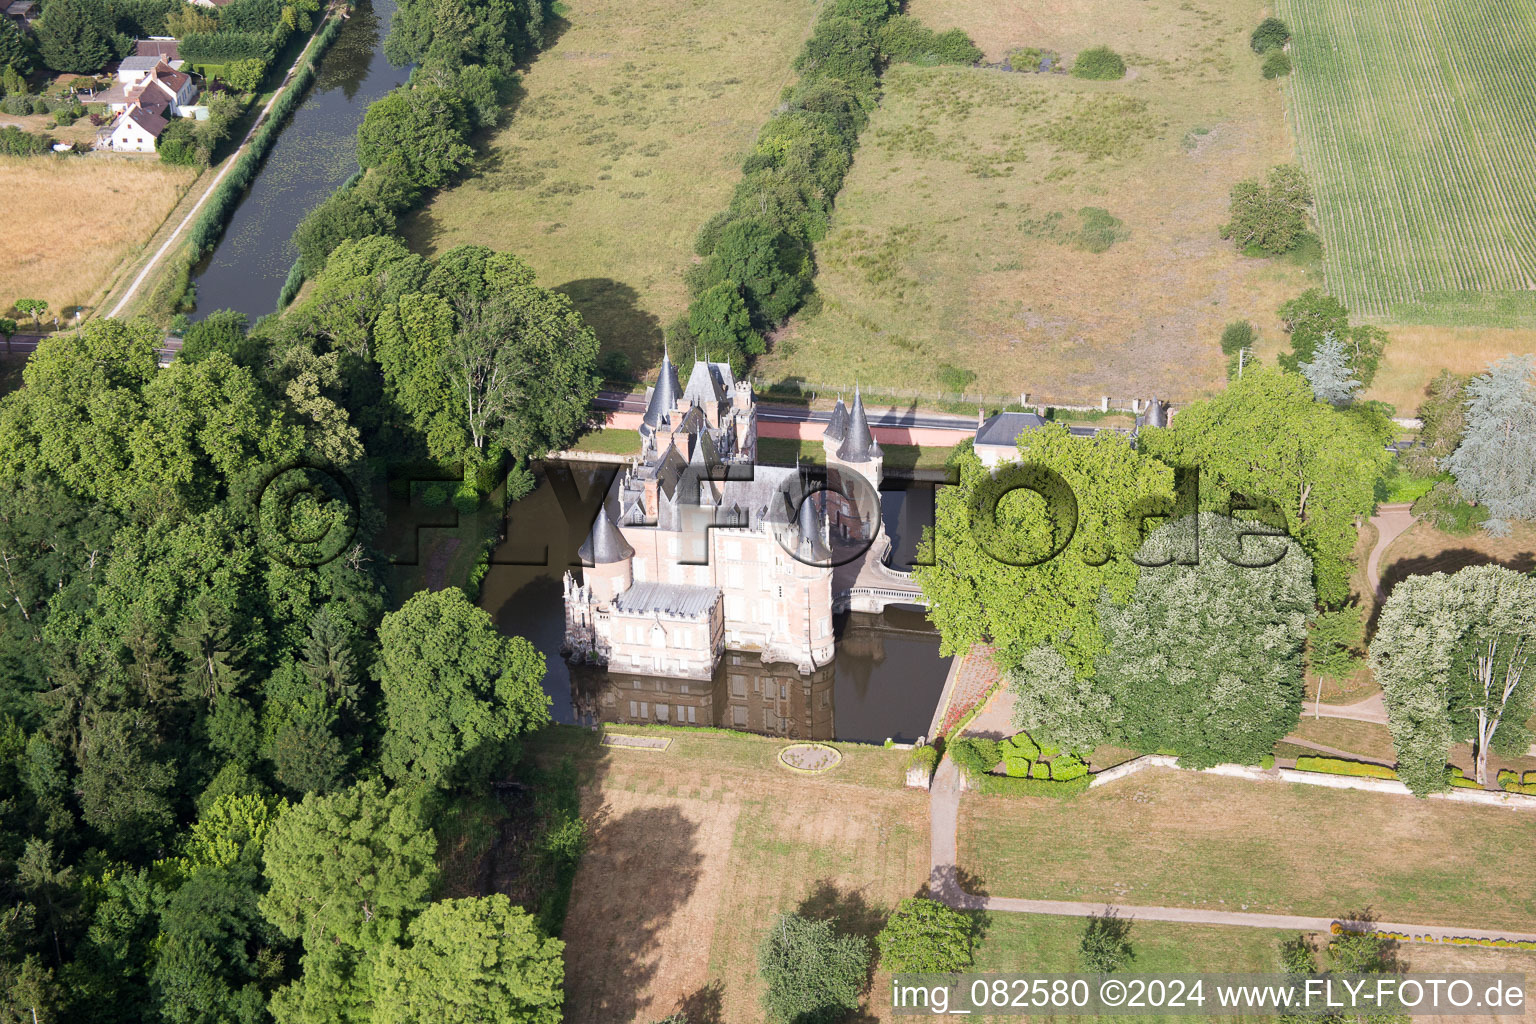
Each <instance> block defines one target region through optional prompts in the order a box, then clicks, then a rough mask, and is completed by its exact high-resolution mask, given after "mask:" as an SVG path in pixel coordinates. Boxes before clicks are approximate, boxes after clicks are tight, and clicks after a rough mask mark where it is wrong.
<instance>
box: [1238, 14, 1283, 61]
mask: <svg viewBox="0 0 1536 1024" xmlns="http://www.w3.org/2000/svg"><path fill="white" fill-rule="evenodd" d="M1290 41H1291V30H1290V28H1289V27H1287V26H1286V24H1285V22H1283V21H1281V20H1280V19H1279V18H1265V19H1264V20H1263V21H1261V22H1259V27H1258V28H1256V29H1254V30H1253V35H1252V36H1250V37H1249V39H1248V44H1249V45H1250V46H1252V47H1253V52H1254V53H1268V52H1269V51H1270V50H1277V49H1279V48H1280V47H1282V46H1284V45H1285V44H1286V43H1288V42H1290Z"/></svg>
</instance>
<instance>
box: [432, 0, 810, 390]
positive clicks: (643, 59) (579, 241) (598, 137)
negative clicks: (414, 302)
mask: <svg viewBox="0 0 1536 1024" xmlns="http://www.w3.org/2000/svg"><path fill="white" fill-rule="evenodd" d="M562 10H563V12H564V19H565V20H563V21H561V22H560V23H558V26H557V32H558V38H557V39H556V40H555V42H554V43H553V44H552V45H551V46H549V47H548V49H546V50H545V51H544V52H543V53H542V54H540V56H539V57H538V58H537V60H536V61H535V62H534V64H533V66H532V68H531V69H530V70H529V71H528V72H527V74H526V75H525V76H524V77H523V80H522V87H523V91H522V93H521V95H520V96H519V97H518V99H517V101H516V103H515V104H514V106H513V107H512V108H511V109H510V110H508V111H507V112H506V114H505V115H504V124H503V125H502V127H501V128H500V129H498V130H497V131H495V132H494V133H493V134H492V135H491V137H490V138H488V139H486V140H483V141H484V144H485V147H486V149H487V152H486V154H485V156H484V157H483V158H482V160H481V161H480V164H479V166H478V167H476V168H475V172H474V173H473V174H472V175H470V176H469V177H468V178H467V179H466V180H465V181H464V182H462V183H461V184H459V185H458V186H456V187H454V188H451V189H447V190H445V191H443V192H441V193H439V194H438V195H437V196H436V197H435V198H434V199H433V200H432V202H431V203H430V204H429V205H428V206H427V207H426V208H425V209H424V210H422V211H421V212H420V213H417V214H415V215H413V216H411V217H410V218H408V219H407V220H406V222H405V223H404V225H403V229H404V232H405V235H406V237H407V238H408V239H409V241H410V243H411V246H412V248H414V249H416V250H418V251H422V252H441V251H442V250H444V249H446V248H449V247H451V246H455V245H463V244H465V243H476V244H480V245H488V246H490V247H492V248H494V249H504V250H509V251H512V252H515V253H517V254H518V255H520V256H522V257H524V258H525V259H527V260H528V262H529V263H530V264H531V265H532V266H533V268H534V270H535V271H536V272H537V273H538V276H539V281H540V283H541V284H544V285H546V286H549V287H554V288H557V289H559V290H560V291H563V292H565V293H566V294H568V295H569V296H570V297H571V299H572V301H573V302H575V304H576V305H577V307H578V308H580V310H581V311H582V313H583V314H584V315H585V316H586V317H587V319H588V321H589V322H590V323H591V324H592V325H593V326H594V327H595V328H596V330H597V333H598V337H599V338H601V339H602V341H603V345H604V347H605V349H607V350H617V351H620V352H623V353H625V354H626V355H627V356H628V357H629V358H630V359H631V360H633V362H634V365H635V367H636V368H637V369H639V370H644V369H647V368H649V367H650V366H651V365H652V364H653V363H655V362H656V361H657V360H658V359H659V358H660V355H661V328H662V326H663V325H664V324H666V323H668V322H669V321H671V320H672V319H673V318H675V317H676V316H677V315H678V314H679V313H681V312H683V310H684V309H685V308H686V307H687V303H688V295H687V290H686V288H685V287H684V285H683V272H684V270H685V269H686V268H687V267H688V265H689V264H690V263H691V262H692V260H693V259H694V255H693V239H694V234H695V232H697V230H698V228H699V226H700V225H702V224H703V223H704V222H705V221H706V220H708V219H709V217H710V216H711V215H712V214H714V213H715V212H716V211H717V210H719V209H722V208H723V207H724V206H725V205H726V203H727V201H728V200H729V197H730V193H731V189H732V188H733V187H734V186H735V184H736V181H737V180H738V179H739V178H740V176H741V175H740V164H741V159H742V157H743V156H744V154H745V152H746V150H747V149H748V148H749V147H750V146H751V144H752V142H753V140H754V139H755V138H756V137H757V131H758V129H759V128H760V127H761V126H762V124H763V122H764V121H766V120H767V119H768V117H769V116H770V115H771V114H772V112H773V107H774V104H775V103H776V102H777V101H778V95H779V90H780V89H781V88H782V87H783V86H784V85H785V84H786V82H787V81H788V80H789V78H790V75H791V71H790V64H791V62H792V61H793V59H794V55H795V54H796V53H797V52H798V51H799V49H800V46H801V44H802V42H803V40H804V38H805V36H806V34H807V33H808V31H809V28H810V22H811V17H812V12H813V5H812V4H811V3H809V2H807V0H770V2H769V3H767V4H766V5H765V4H762V3H749V2H746V0H640V2H639V3H620V2H617V0H571V2H570V3H569V5H568V7H567V6H566V5H562Z"/></svg>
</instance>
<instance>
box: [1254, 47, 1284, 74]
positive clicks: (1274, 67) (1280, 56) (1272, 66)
mask: <svg viewBox="0 0 1536 1024" xmlns="http://www.w3.org/2000/svg"><path fill="white" fill-rule="evenodd" d="M1260 70H1261V71H1262V72H1263V74H1264V77H1265V78H1284V77H1285V76H1286V75H1288V74H1290V73H1291V58H1290V55H1289V54H1287V53H1286V52H1285V51H1284V50H1271V51H1269V53H1267V54H1265V55H1264V63H1263V64H1262V65H1261V66H1260Z"/></svg>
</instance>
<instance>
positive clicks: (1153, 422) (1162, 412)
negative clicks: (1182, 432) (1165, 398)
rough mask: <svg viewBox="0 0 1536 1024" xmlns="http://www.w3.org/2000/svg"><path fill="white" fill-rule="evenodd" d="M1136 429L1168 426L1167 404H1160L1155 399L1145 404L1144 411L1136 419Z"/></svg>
mask: <svg viewBox="0 0 1536 1024" xmlns="http://www.w3.org/2000/svg"><path fill="white" fill-rule="evenodd" d="M1136 425H1137V426H1138V427H1166V426H1167V425H1168V403H1167V402H1160V401H1158V400H1157V399H1156V398H1153V399H1152V401H1150V402H1148V403H1147V408H1146V411H1145V412H1143V413H1142V414H1141V415H1140V416H1138V417H1136Z"/></svg>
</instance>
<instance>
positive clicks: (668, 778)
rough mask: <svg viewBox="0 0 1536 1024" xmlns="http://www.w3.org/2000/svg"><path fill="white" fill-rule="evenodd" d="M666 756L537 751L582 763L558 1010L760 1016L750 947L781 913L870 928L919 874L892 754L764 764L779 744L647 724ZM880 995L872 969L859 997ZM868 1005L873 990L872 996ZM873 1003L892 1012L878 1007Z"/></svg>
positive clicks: (923, 809) (575, 746) (570, 746)
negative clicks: (579, 835)
mask: <svg viewBox="0 0 1536 1024" xmlns="http://www.w3.org/2000/svg"><path fill="white" fill-rule="evenodd" d="M611 731H612V732H614V733H625V734H649V735H661V736H669V737H671V738H672V739H673V743H672V745H671V747H669V748H668V749H667V750H665V751H649V750H625V749H614V748H604V747H600V746H598V742H597V741H598V737H597V735H596V734H594V733H591V732H587V731H585V730H578V729H573V728H558V727H557V728H555V729H547V730H545V731H544V732H542V733H540V734H539V736H537V737H535V738H534V739H533V741H532V742H531V744H530V746H531V748H532V753H533V755H534V756H536V757H540V758H545V759H548V758H557V757H560V756H564V755H566V754H569V755H571V756H572V757H574V758H575V760H576V762H577V764H578V765H579V766H580V767H581V769H582V771H583V775H584V778H585V779H586V787H585V789H584V793H583V813H584V814H585V815H586V816H587V819H588V821H589V822H590V823H591V826H592V829H591V833H590V838H589V842H588V845H587V851H586V853H585V854H584V855H583V857H582V862H581V868H580V870H579V871H578V873H577V876H576V884H575V887H574V891H573V895H572V899H571V907H570V913H569V915H568V916H567V918H566V924H565V930H564V932H563V935H562V937H563V938H564V939H565V942H566V1002H565V1019H566V1020H567V1021H569V1022H571V1024H587V1022H591V1024H610V1022H613V1021H628V1020H639V1021H650V1020H658V1019H660V1018H662V1017H665V1016H667V1015H668V1014H669V1013H671V1012H673V1011H674V1010H675V1009H679V1008H686V1009H687V1010H688V1011H689V1016H690V1019H694V1020H703V1021H711V1020H714V1021H730V1022H732V1024H756V1022H763V1021H764V1014H763V1010H762V1004H761V999H762V984H761V982H760V981H759V980H758V977H757V959H756V957H757V946H758V944H759V943H760V942H761V940H762V937H763V935H764V934H765V933H766V932H767V930H768V929H769V928H770V927H772V925H773V922H774V920H775V919H776V917H777V916H778V915H779V914H781V913H784V912H786V911H793V910H800V911H802V912H804V913H807V914H813V915H820V916H830V917H833V918H835V919H836V920H837V922H838V926H839V928H840V929H842V930H844V931H852V932H856V933H859V934H863V935H865V936H867V937H872V936H873V934H874V933H875V932H876V931H878V929H879V928H880V926H881V924H882V923H883V921H884V917H885V915H886V914H887V913H888V912H889V911H890V909H891V908H893V907H894V906H895V905H896V903H897V902H899V901H900V900H901V899H902V898H903V897H906V896H910V895H912V894H913V893H915V892H917V891H918V889H919V888H920V887H921V886H922V885H923V883H924V882H925V881H926V880H927V877H928V823H927V822H928V800H927V794H926V793H923V792H920V791H916V790H907V789H904V788H903V787H902V785H901V776H902V767H903V764H904V762H905V759H906V752H905V751H898V750H884V749H882V748H879V747H870V746H853V745H848V744H835V745H836V746H837V747H838V748H839V749H840V750H841V751H842V753H843V756H844V760H843V762H842V764H840V765H839V766H838V767H836V768H834V769H832V770H831V771H829V772H827V773H825V774H823V775H815V776H806V775H800V774H796V773H794V772H792V771H790V770H789V769H787V768H784V767H783V766H781V765H779V764H777V763H776V761H775V758H776V757H777V754H778V751H779V749H780V748H781V747H782V746H783V745H784V742H785V741H780V740H772V739H767V738H763V737H757V736H748V735H745V734H740V733H727V732H715V731H709V730H689V729H665V728H659V727H640V728H632V727H624V728H614V729H613V730H611ZM888 988H889V980H888V979H887V978H885V977H884V976H882V975H877V976H876V980H875V984H874V987H873V989H872V992H874V993H879V992H882V991H886V990H888ZM872 998H873V997H872ZM871 1010H872V1011H873V1012H874V1013H875V1014H877V1015H878V1016H876V1017H875V1019H890V1018H889V1011H888V1009H886V1010H884V1011H882V1010H881V1008H880V1006H879V1005H872V1006H871Z"/></svg>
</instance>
